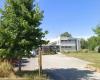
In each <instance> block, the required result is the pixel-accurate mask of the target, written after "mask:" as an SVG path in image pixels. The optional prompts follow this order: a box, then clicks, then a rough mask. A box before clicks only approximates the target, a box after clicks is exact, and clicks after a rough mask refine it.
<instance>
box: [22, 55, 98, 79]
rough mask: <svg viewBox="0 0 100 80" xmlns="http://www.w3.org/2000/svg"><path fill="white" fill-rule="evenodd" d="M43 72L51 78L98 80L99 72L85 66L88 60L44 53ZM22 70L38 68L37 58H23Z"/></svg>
mask: <svg viewBox="0 0 100 80" xmlns="http://www.w3.org/2000/svg"><path fill="white" fill-rule="evenodd" d="M42 59H43V60H42V61H43V63H42V64H43V66H42V67H43V72H44V73H47V74H48V76H50V77H51V78H52V80H100V73H97V72H93V71H90V70H89V69H87V68H85V67H86V65H87V64H89V63H90V62H87V61H83V60H80V59H77V58H74V57H66V56H65V55H63V54H56V55H44V56H43V57H42ZM23 62H24V63H23V65H22V66H23V67H22V70H29V71H31V70H35V69H38V58H30V59H24V60H23Z"/></svg>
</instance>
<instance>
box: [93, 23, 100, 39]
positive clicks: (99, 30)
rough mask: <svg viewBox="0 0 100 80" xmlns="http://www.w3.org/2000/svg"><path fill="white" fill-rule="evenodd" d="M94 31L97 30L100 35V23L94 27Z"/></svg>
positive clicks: (99, 35)
mask: <svg viewBox="0 0 100 80" xmlns="http://www.w3.org/2000/svg"><path fill="white" fill-rule="evenodd" d="M93 31H94V32H95V34H96V35H97V36H98V37H100V24H98V25H97V26H96V29H93Z"/></svg>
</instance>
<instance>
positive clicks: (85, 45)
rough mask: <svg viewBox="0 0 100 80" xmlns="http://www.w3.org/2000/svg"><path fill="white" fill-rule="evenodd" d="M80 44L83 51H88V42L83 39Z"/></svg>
mask: <svg viewBox="0 0 100 80" xmlns="http://www.w3.org/2000/svg"><path fill="white" fill-rule="evenodd" d="M80 43H81V48H82V49H88V43H87V41H86V40H84V39H81V40H80Z"/></svg>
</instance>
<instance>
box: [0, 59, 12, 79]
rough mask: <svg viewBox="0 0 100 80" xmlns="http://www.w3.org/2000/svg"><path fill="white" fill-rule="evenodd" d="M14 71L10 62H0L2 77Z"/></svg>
mask: <svg viewBox="0 0 100 80" xmlns="http://www.w3.org/2000/svg"><path fill="white" fill-rule="evenodd" d="M12 73H13V67H12V65H11V64H10V63H9V62H7V61H3V62H0V77H9V76H10V75H11V74H12Z"/></svg>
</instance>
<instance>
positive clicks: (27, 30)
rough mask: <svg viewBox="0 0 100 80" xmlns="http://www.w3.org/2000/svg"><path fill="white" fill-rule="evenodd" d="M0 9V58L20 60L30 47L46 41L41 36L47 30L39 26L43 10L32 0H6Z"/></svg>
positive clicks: (36, 46)
mask: <svg viewBox="0 0 100 80" xmlns="http://www.w3.org/2000/svg"><path fill="white" fill-rule="evenodd" d="M0 11H1V17H0V58H1V59H8V60H9V59H19V62H20V60H21V58H22V57H23V56H29V55H30V54H31V53H30V51H32V49H34V48H38V47H39V46H40V45H42V44H45V43H46V41H45V40H43V38H44V37H45V34H47V31H45V32H43V31H42V29H41V28H40V27H39V25H40V24H41V21H42V19H43V11H40V9H39V7H38V5H36V3H35V1H34V0H6V4H5V8H4V10H0ZM19 66H20V64H19ZM19 69H21V68H19Z"/></svg>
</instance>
